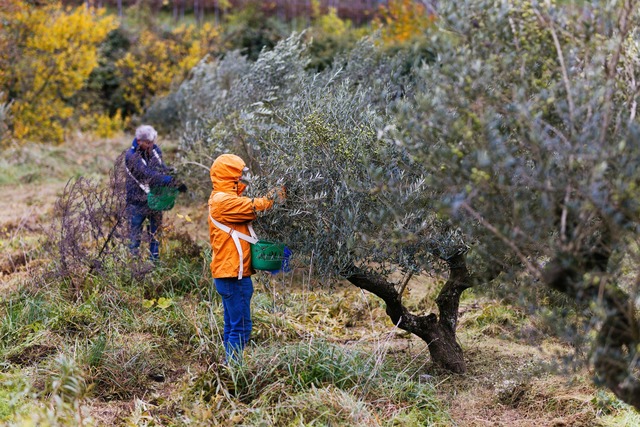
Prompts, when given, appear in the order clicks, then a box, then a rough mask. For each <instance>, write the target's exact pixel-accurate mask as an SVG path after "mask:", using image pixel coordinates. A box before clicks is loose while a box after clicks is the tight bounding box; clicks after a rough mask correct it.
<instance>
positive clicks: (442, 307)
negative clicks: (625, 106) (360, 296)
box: [347, 254, 472, 373]
mask: <svg viewBox="0 0 640 427" xmlns="http://www.w3.org/2000/svg"><path fill="white" fill-rule="evenodd" d="M445 261H446V262H447V265H448V266H449V279H448V280H447V282H446V283H445V285H444V286H443V288H442V290H441V291H440V294H439V295H438V298H437V299H436V304H437V305H438V309H439V312H440V313H439V316H438V315H436V314H434V313H431V314H429V315H427V316H417V315H415V314H412V313H410V312H409V310H408V309H407V308H406V307H405V306H404V305H403V304H402V295H400V293H399V292H398V290H397V289H396V287H395V286H394V284H393V283H390V282H388V281H387V280H386V279H384V278H383V277H381V276H378V275H375V274H371V273H363V272H360V273H358V272H357V273H355V274H351V275H349V276H348V277H347V280H348V281H349V282H351V283H352V284H354V285H355V286H357V287H359V288H360V289H364V290H366V291H369V292H371V293H373V294H374V295H376V296H378V297H380V298H381V299H382V300H384V302H385V303H386V305H387V307H386V312H387V314H388V315H389V317H390V318H391V320H392V321H393V323H394V324H396V325H397V326H398V327H399V328H400V329H403V330H405V331H407V332H411V333H412V334H414V335H417V336H418V337H420V338H422V339H423V340H424V341H425V342H426V343H427V346H428V347H429V353H430V354H431V357H432V359H433V361H434V362H435V363H436V364H437V365H439V366H441V367H443V368H444V369H447V370H449V371H451V372H455V373H463V372H465V371H466V365H465V362H464V354H463V352H462V348H461V347H460V345H459V344H458V342H457V340H456V326H457V324H458V307H459V305H460V296H461V295H462V292H463V291H464V290H465V289H468V288H470V287H471V286H472V285H471V277H470V275H469V271H468V269H467V264H466V258H465V255H464V254H458V255H454V256H453V257H451V258H449V259H447V260H445Z"/></svg>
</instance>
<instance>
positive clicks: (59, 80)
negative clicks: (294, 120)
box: [0, 0, 428, 143]
mask: <svg viewBox="0 0 640 427" xmlns="http://www.w3.org/2000/svg"><path fill="white" fill-rule="evenodd" d="M314 4H315V3H314ZM133 7H134V8H135V11H132V14H133V16H134V17H135V19H136V21H134V22H133V23H132V22H129V21H120V20H118V19H117V17H116V16H114V15H108V14H106V12H105V10H104V9H91V8H86V7H85V6H79V7H77V8H75V9H68V8H65V7H64V6H63V5H62V4H61V3H60V2H59V1H50V2H43V4H42V5H34V4H33V2H28V1H25V0H8V1H7V2H4V3H3V4H2V6H0V20H2V22H4V23H6V24H5V25H3V26H2V27H0V68H1V71H0V107H1V110H0V111H2V114H0V132H1V133H0V137H4V139H5V140H11V139H15V140H20V141H26V140H34V141H42V142H51V143H59V142H61V141H62V140H63V139H64V137H65V133H68V132H69V131H71V130H73V129H78V128H79V129H80V130H83V131H92V132H94V133H96V134H97V135H98V136H103V137H104V136H110V135H111V134H112V133H113V132H115V131H117V130H119V129H122V128H123V127H125V126H128V125H129V123H131V121H133V122H136V121H138V120H140V118H141V117H142V116H144V115H145V114H146V112H147V108H148V106H149V105H150V104H151V103H152V102H153V101H154V99H155V98H156V97H157V96H163V95H165V94H166V93H168V92H169V91H170V90H171V89H172V88H175V87H176V85H178V84H179V83H180V82H181V81H182V80H183V79H184V78H185V77H186V76H187V74H188V72H189V70H191V68H192V67H193V66H194V65H195V64H196V63H197V62H198V61H199V60H200V59H201V58H203V57H204V56H206V55H208V54H210V55H214V56H215V55H220V54H223V53H224V52H227V51H230V50H234V49H239V50H240V51H241V52H242V54H243V55H246V56H247V57H248V58H249V59H251V60H255V59H256V58H257V57H258V55H259V54H260V52H261V51H262V50H263V49H270V48H272V47H273V46H274V45H275V44H276V43H277V42H278V41H279V40H280V39H282V38H284V37H286V35H287V34H288V33H289V26H288V25H284V21H281V20H278V19H274V18H268V17H267V15H265V13H264V12H263V11H262V10H261V9H259V8H258V9H256V8H251V7H249V6H248V7H247V8H246V9H241V10H239V11H237V12H236V13H228V14H227V15H226V16H225V22H224V23H223V25H215V23H214V22H205V23H202V24H201V25H194V24H191V25H186V24H181V25H178V26H171V25H168V26H167V25H166V24H163V23H162V22H161V21H160V20H159V18H158V17H156V16H155V15H154V14H153V13H152V12H151V10H150V9H148V8H146V7H144V6H143V5H135V6H133ZM425 10H426V9H425V8H424V7H423V6H420V5H413V3H411V2H409V0H398V1H395V2H392V3H391V5H390V8H389V9H388V10H387V12H385V14H382V15H381V18H380V20H379V21H378V23H377V24H376V26H380V27H382V28H383V29H384V34H385V35H386V37H387V39H388V41H389V42H393V41H394V40H402V39H404V38H407V37H408V36H410V35H411V34H415V33H416V32H419V31H421V28H422V25H423V23H424V22H425V20H426V19H428V17H427V15H426V13H425ZM133 12H135V13H133ZM310 24H311V27H310V28H309V29H308V30H307V33H306V34H307V36H306V37H307V38H308V39H309V40H313V55H314V60H313V61H312V62H310V63H309V67H310V68H313V69H321V68H323V67H326V66H328V65H329V64H330V63H331V61H332V59H333V57H334V55H335V54H336V52H339V51H341V50H345V49H347V48H348V47H349V46H351V45H353V43H355V40H357V39H358V38H359V37H361V36H362V35H363V34H365V33H368V32H370V31H371V29H372V28H370V27H363V28H356V27H354V26H353V25H352V24H351V22H350V21H348V20H344V19H342V18H340V17H339V16H338V14H337V11H336V10H335V9H329V10H327V11H323V10H322V9H320V8H319V7H316V8H315V9H314V11H313V14H312V19H311V21H310ZM133 124H134V125H135V123H133Z"/></svg>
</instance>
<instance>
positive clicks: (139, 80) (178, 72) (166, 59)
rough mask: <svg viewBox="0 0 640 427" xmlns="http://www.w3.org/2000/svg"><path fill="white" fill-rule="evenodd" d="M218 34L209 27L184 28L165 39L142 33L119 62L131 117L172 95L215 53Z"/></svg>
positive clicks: (205, 25)
mask: <svg viewBox="0 0 640 427" xmlns="http://www.w3.org/2000/svg"><path fill="white" fill-rule="evenodd" d="M218 37H219V33H218V31H217V30H216V29H215V28H214V27H213V26H212V25H211V24H209V23H207V24H204V25H202V26H201V27H199V28H198V27H195V26H193V25H181V26H179V27H177V28H175V29H173V30H172V31H171V32H170V33H168V34H167V35H166V36H164V37H162V36H161V35H159V34H158V33H155V32H151V31H149V30H144V31H142V32H141V33H140V34H139V36H138V39H137V41H136V43H135V44H134V45H133V46H132V48H131V50H130V51H129V52H127V53H126V54H125V55H124V57H122V58H121V59H120V60H118V61H117V62H116V67H117V69H118V78H119V79H120V81H121V85H122V87H123V90H124V99H125V101H126V102H127V103H128V104H129V110H130V111H129V113H133V114H139V113H142V112H143V111H144V109H145V107H146V106H147V105H148V103H149V102H150V101H151V99H152V98H153V97H154V96H158V95H164V94H166V93H168V92H169V90H170V89H171V85H172V83H174V82H179V81H181V80H182V79H183V78H184V77H185V76H186V74H187V73H188V72H189V70H191V68H193V67H194V66H195V65H196V64H197V63H198V61H200V59H202V57H204V56H205V55H206V54H207V53H208V52H210V51H211V50H212V49H213V46H214V43H215V42H216V41H217V40H218Z"/></svg>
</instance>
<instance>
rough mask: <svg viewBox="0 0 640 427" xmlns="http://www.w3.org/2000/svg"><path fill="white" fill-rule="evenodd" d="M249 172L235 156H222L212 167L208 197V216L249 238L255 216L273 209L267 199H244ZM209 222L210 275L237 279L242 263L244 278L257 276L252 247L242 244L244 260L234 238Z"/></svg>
mask: <svg viewBox="0 0 640 427" xmlns="http://www.w3.org/2000/svg"><path fill="white" fill-rule="evenodd" d="M245 168H246V165H245V162H244V161H243V160H242V159H241V158H240V157H238V156H236V155H234V154H223V155H221V156H219V157H218V158H216V160H215V161H214V162H213V164H212V165H211V169H210V171H209V175H210V176H211V183H212V185H213V190H212V191H211V196H210V197H209V216H210V217H211V218H213V219H215V220H216V221H218V222H221V223H222V224H224V225H226V226H228V227H230V228H231V229H232V230H235V231H237V232H239V233H242V234H246V235H249V234H250V232H249V224H250V223H251V221H253V220H254V219H255V218H256V212H258V211H263V210H267V209H269V208H271V206H273V200H271V199H269V198H267V197H256V198H250V197H244V196H242V193H243V192H244V190H245V188H246V185H245V184H243V183H242V182H240V177H241V176H242V173H243V171H244V169H245ZM211 218H210V219H209V238H210V241H211V251H212V260H211V274H212V276H213V277H214V278H234V277H235V278H237V277H238V271H239V269H240V262H242V265H243V277H247V276H250V275H251V274H253V273H254V271H253V270H252V268H251V245H250V244H249V242H247V241H245V240H240V246H241V250H242V260H241V259H240V252H239V251H238V248H237V247H236V245H235V243H234V241H233V239H232V237H231V235H230V234H229V233H226V232H224V231H223V230H221V229H220V228H218V227H217V226H216V225H215V224H214V223H213V221H211Z"/></svg>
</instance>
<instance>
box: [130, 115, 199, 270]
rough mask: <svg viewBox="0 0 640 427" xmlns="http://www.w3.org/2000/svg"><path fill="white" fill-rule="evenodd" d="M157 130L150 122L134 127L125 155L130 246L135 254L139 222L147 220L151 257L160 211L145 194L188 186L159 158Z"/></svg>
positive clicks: (154, 253)
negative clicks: (154, 207)
mask: <svg viewBox="0 0 640 427" xmlns="http://www.w3.org/2000/svg"><path fill="white" fill-rule="evenodd" d="M157 138H158V132H156V130H155V129H154V128H153V127H152V126H149V125H143V126H140V127H139V128H137V129H136V136H135V138H134V140H133V143H132V144H131V148H130V149H129V150H127V153H126V155H125V167H126V171H127V177H126V189H127V215H128V219H129V227H130V239H131V243H130V244H129V249H130V250H131V252H132V253H133V254H136V255H137V254H138V251H139V248H140V240H141V236H142V226H143V223H144V222H145V220H148V221H149V223H148V225H147V236H148V238H149V251H150V257H151V260H152V261H156V260H157V259H158V257H159V255H160V247H159V246H160V245H159V241H158V236H159V231H160V230H161V227H162V211H155V210H152V209H150V208H149V205H148V203H147V194H148V193H149V191H150V188H151V187H162V186H170V187H176V188H177V189H178V191H180V192H185V191H187V187H186V186H185V185H184V184H181V183H179V182H178V181H177V180H176V179H175V178H174V177H172V176H171V175H170V169H169V168H168V167H167V166H166V165H165V164H164V162H163V161H162V150H160V147H158V146H157V145H156V143H155V142H156V140H157Z"/></svg>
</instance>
